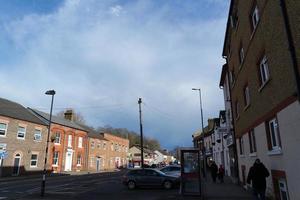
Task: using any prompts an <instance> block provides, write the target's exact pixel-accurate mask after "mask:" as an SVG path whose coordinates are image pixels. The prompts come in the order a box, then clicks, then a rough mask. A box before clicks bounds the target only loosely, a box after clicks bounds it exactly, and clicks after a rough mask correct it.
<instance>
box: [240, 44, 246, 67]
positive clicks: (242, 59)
mask: <svg viewBox="0 0 300 200" xmlns="http://www.w3.org/2000/svg"><path fill="white" fill-rule="evenodd" d="M244 57H245V54H244V48H243V47H241V48H240V54H239V58H240V65H241V64H242V63H243V61H244Z"/></svg>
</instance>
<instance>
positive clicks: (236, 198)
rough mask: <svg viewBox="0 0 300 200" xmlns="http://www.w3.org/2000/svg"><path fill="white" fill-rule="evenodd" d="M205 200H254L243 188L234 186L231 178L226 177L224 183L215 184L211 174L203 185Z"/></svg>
mask: <svg viewBox="0 0 300 200" xmlns="http://www.w3.org/2000/svg"><path fill="white" fill-rule="evenodd" d="M202 187H203V197H204V200H252V199H253V196H252V194H251V193H249V192H248V191H246V190H245V189H244V188H243V187H242V186H239V185H237V184H234V183H233V182H232V181H231V180H230V178H229V177H224V183H219V182H217V183H213V182H212V179H211V177H210V174H208V176H207V180H206V181H205V182H204V183H203V184H202Z"/></svg>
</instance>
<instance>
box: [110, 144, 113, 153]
mask: <svg viewBox="0 0 300 200" xmlns="http://www.w3.org/2000/svg"><path fill="white" fill-rule="evenodd" d="M110 149H111V150H112V151H113V150H114V143H111V145H110Z"/></svg>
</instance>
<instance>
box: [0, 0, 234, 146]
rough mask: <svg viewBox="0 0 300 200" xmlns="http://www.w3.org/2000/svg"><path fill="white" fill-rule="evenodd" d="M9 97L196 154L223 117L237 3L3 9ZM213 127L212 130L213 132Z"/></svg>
mask: <svg viewBox="0 0 300 200" xmlns="http://www.w3.org/2000/svg"><path fill="white" fill-rule="evenodd" d="M0 5H1V6H0V43H1V45H0V89H1V97H3V98H7V99H10V100H13V101H16V102H19V103H21V104H23V105H24V106H29V107H33V108H38V109H40V110H43V111H48V110H49V104H50V99H49V97H47V96H46V95H44V92H45V91H46V90H48V89H55V90H56V92H57V95H56V96H55V103H54V107H55V110H54V112H59V111H61V110H64V109H66V108H74V109H75V110H77V111H79V112H80V113H82V114H83V116H84V117H85V119H86V121H87V122H88V124H90V125H93V126H95V127H97V126H104V125H107V124H109V125H111V126H113V127H125V128H128V129H130V130H134V131H136V132H139V124H138V123H139V122H138V104H137V101H138V98H139V97H141V98H143V101H144V104H143V122H144V134H145V135H147V136H148V137H154V138H157V139H159V140H160V142H161V144H162V146H164V147H166V148H172V147H174V146H176V145H180V146H190V145H191V141H192V138H191V135H192V133H193V132H194V131H195V130H196V129H198V128H200V114H199V113H200V110H199V97H198V93H197V92H195V91H192V90H191V88H193V87H201V89H202V93H203V111H204V119H205V122H206V119H207V118H208V117H217V116H218V112H219V110H220V109H222V108H223V96H222V91H221V90H220V89H219V87H218V84H219V79H220V73H221V66H222V64H223V63H224V60H223V59H222V57H221V54H222V47H223V39H224V34H225V26H226V20H227V13H228V6H229V1H227V0H164V1H163V0H156V1H150V0H148V1H146V0H145V1H142V0H126V1H124V0H123V1H117V0H112V1H108V0H107V1H102V0H66V1H58V0H49V1H47V0H26V1H23V0H10V1H6V0H0ZM205 124H206V123H205Z"/></svg>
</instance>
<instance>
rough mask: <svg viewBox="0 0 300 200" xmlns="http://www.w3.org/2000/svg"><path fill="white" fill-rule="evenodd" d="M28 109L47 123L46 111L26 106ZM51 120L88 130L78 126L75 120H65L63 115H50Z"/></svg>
mask: <svg viewBox="0 0 300 200" xmlns="http://www.w3.org/2000/svg"><path fill="white" fill-rule="evenodd" d="M28 109H30V110H31V111H32V112H33V113H34V114H36V115H37V116H38V117H40V118H41V119H42V120H44V121H45V122H46V123H47V124H48V122H49V119H50V115H49V114H48V113H45V112H42V111H39V110H36V109H32V108H28ZM51 122H52V123H55V124H59V125H62V126H67V127H70V128H74V129H78V130H82V131H85V132H88V131H87V130H86V129H85V128H83V127H81V126H79V125H78V124H76V123H75V122H72V121H70V120H67V119H65V118H63V117H57V116H55V115H52V118H51Z"/></svg>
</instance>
